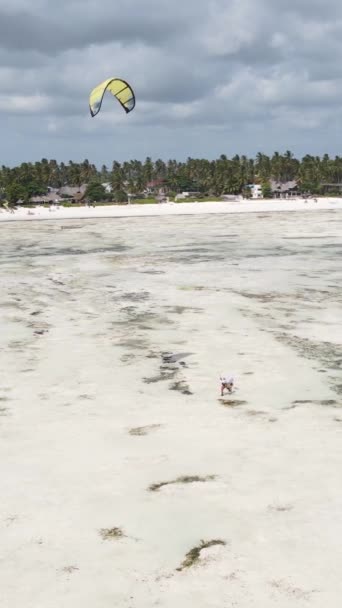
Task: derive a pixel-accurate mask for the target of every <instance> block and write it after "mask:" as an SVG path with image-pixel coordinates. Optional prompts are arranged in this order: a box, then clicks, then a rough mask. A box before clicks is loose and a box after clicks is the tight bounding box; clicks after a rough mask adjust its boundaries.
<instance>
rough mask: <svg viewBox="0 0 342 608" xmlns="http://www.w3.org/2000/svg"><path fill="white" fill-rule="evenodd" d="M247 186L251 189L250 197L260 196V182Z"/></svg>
mask: <svg viewBox="0 0 342 608" xmlns="http://www.w3.org/2000/svg"><path fill="white" fill-rule="evenodd" d="M248 188H250V190H251V198H262V187H261V185H260V184H251V185H250V186H248Z"/></svg>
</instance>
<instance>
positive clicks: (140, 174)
mask: <svg viewBox="0 0 342 608" xmlns="http://www.w3.org/2000/svg"><path fill="white" fill-rule="evenodd" d="M272 179H273V180H276V181H279V182H287V181H291V180H297V181H298V184H299V187H300V189H301V190H302V191H303V192H310V193H312V194H320V193H321V192H322V188H323V186H322V184H324V183H330V184H339V183H342V157H339V156H335V157H334V158H331V157H330V156H329V155H328V154H325V155H324V156H322V157H319V156H312V155H310V154H307V155H306V156H304V157H303V158H301V159H298V158H295V156H294V155H293V153H292V152H290V151H286V152H285V153H284V154H280V153H279V152H275V153H274V154H273V155H272V156H268V155H266V154H262V153H261V152H259V153H258V154H257V155H256V157H255V158H248V157H247V156H244V155H242V156H239V155H235V156H233V157H232V158H228V157H227V156H226V155H225V154H222V155H221V156H220V157H219V158H217V159H216V160H207V159H203V158H202V159H201V158H199V159H196V158H188V159H187V160H186V161H185V162H179V161H177V160H168V161H166V162H165V161H163V160H161V159H158V160H155V161H153V160H152V159H151V158H150V157H147V158H146V160H145V161H143V162H142V161H140V160H131V161H125V162H123V163H119V162H117V161H114V162H113V163H112V166H111V167H107V166H106V165H103V166H102V167H101V169H98V168H97V167H96V166H95V165H94V164H92V163H90V162H89V160H87V159H86V160H84V161H83V162H81V163H75V162H73V161H69V162H68V163H63V162H61V163H58V162H57V161H56V160H48V159H46V158H43V159H42V160H41V161H38V162H35V163H22V164H21V165H20V166H18V167H12V168H9V167H6V166H4V165H3V166H2V167H1V169H0V196H1V198H2V199H6V200H8V202H10V203H15V202H16V201H17V200H18V199H22V200H24V201H29V199H30V198H31V197H32V196H40V195H44V194H46V193H47V191H48V189H49V188H57V189H58V188H61V187H63V186H75V187H79V186H81V185H82V184H88V194H90V198H92V199H93V200H101V199H103V200H105V199H106V198H111V199H115V197H118V198H120V197H121V198H122V197H125V196H127V194H130V195H131V196H135V195H136V196H138V195H139V194H140V193H142V192H143V191H144V189H145V188H146V186H147V185H148V184H149V183H150V182H153V181H155V180H160V183H163V185H164V187H165V188H166V189H167V190H168V192H169V193H171V194H172V193H174V194H177V193H179V192H182V191H196V192H199V193H203V195H209V196H221V195H222V194H241V193H242V194H245V195H246V196H248V188H247V186H248V185H249V184H253V183H259V184H261V185H262V186H263V190H264V191H265V192H268V191H269V182H270V180H272ZM103 183H109V184H110V185H111V186H112V190H113V193H112V194H108V193H106V190H105V189H104V188H103V186H102V184H103Z"/></svg>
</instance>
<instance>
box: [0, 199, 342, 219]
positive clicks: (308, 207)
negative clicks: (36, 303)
mask: <svg viewBox="0 0 342 608" xmlns="http://www.w3.org/2000/svg"><path fill="white" fill-rule="evenodd" d="M335 209H342V199H340V198H332V197H331V198H330V197H329V198H317V199H315V200H313V199H308V200H307V201H304V200H303V199H297V198H296V199H292V200H283V199H267V200H266V199H256V200H255V201H246V200H243V201H222V202H196V203H163V204H159V205H158V204H146V205H141V204H139V205H134V204H131V205H107V206H103V207H102V206H98V207H88V206H85V205H84V206H82V207H54V206H51V207H50V208H46V207H34V208H27V207H26V208H19V209H16V210H15V211H12V212H11V211H7V210H6V209H1V210H0V223H1V222H15V221H42V220H68V219H76V220H80V219H96V218H99V219H101V218H104V219H105V218H107V219H108V218H116V217H121V218H122V217H152V216H170V215H203V214H215V213H221V214H227V213H261V212H262V213H264V212H266V213H270V212H272V213H273V212H280V211H283V212H284V211H285V212H286V211H323V210H335Z"/></svg>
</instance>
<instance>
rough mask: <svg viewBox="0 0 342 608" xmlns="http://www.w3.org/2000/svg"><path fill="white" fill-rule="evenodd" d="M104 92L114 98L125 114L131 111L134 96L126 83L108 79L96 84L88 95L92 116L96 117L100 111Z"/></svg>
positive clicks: (117, 79) (116, 79)
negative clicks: (107, 92)
mask: <svg viewBox="0 0 342 608" xmlns="http://www.w3.org/2000/svg"><path fill="white" fill-rule="evenodd" d="M106 91H109V92H110V93H111V94H112V95H113V96H114V97H116V99H117V100H118V101H119V102H120V103H121V105H122V107H123V109H124V110H125V112H126V113H127V114H128V113H129V112H131V111H132V110H133V108H134V106H135V95H134V92H133V89H132V88H131V86H130V85H129V84H128V82H125V80H121V79H120V78H108V80H105V81H104V82H101V84H98V85H97V87H95V89H93V90H92V92H91V93H90V96H89V110H90V114H91V115H92V116H96V114H98V113H99V111H100V110H101V105H102V99H103V96H104V94H105V92H106Z"/></svg>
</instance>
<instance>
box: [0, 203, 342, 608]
mask: <svg viewBox="0 0 342 608" xmlns="http://www.w3.org/2000/svg"><path fill="white" fill-rule="evenodd" d="M0 232H1V258H0V262H1V263H0V290H1V300H0V330H1V345H0V370H1V383H0V480H1V486H0V489H1V505H0V530H1V545H0V560H1V567H0V589H1V595H2V607H3V608H14V607H20V608H50V607H51V608H60V607H63V608H75V607H77V606H80V607H82V608H112V607H113V606H118V607H120V608H121V607H123V608H151V607H153V606H159V607H161V608H175V607H176V606H178V607H179V608H190V607H191V608H192V607H196V608H199V607H201V608H202V607H203V608H207V607H209V606H210V608H216V607H217V608H225V607H227V608H228V607H229V608H230V607H234V608H235V607H238V608H255V607H259V606H260V608H261V607H262V608H273V607H274V606H277V607H279V608H289V607H291V606H294V607H298V608H302V607H303V608H304V607H307V606H310V607H314V608H322V607H329V608H338V607H339V606H340V602H341V595H342V579H341V569H342V543H341V538H342V487H341V485H342V484H341V470H342V410H341V407H342V374H341V369H342V347H341V335H342V330H341V327H342V325H341V324H342V306H341V304H342V287H341V286H342V264H341V259H342V238H341V237H342V213H341V211H340V210H339V209H336V210H333V209H332V210H325V211H320V210H316V211H315V212H312V213H305V212H301V211H298V212H297V213H281V214H279V213H263V212H262V211H260V212H259V213H255V214H245V215H242V214H241V215H238V214H236V215H196V216H190V217H184V216H182V217H171V216H165V217H151V218H148V219H147V218H145V219H143V218H139V217H136V218H134V217H133V218H121V219H119V218H116V219H115V220H114V219H90V220H81V221H80V220H73V221H72V220H62V221H60V222H52V221H51V222H49V221H47V222H44V223H41V222H32V223H30V224H28V223H26V222H22V223H15V224H13V223H9V224H4V225H2V226H1V229H0ZM165 352H169V353H182V356H181V357H180V359H179V360H178V361H177V362H176V363H165V362H163V356H162V354H163V353H165ZM182 363H183V364H182ZM221 372H232V373H233V374H234V375H235V377H236V385H237V388H236V391H235V392H234V393H233V394H232V395H231V396H227V397H225V399H224V400H223V401H222V400H221V399H220V394H219V376H220V373H221Z"/></svg>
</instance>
